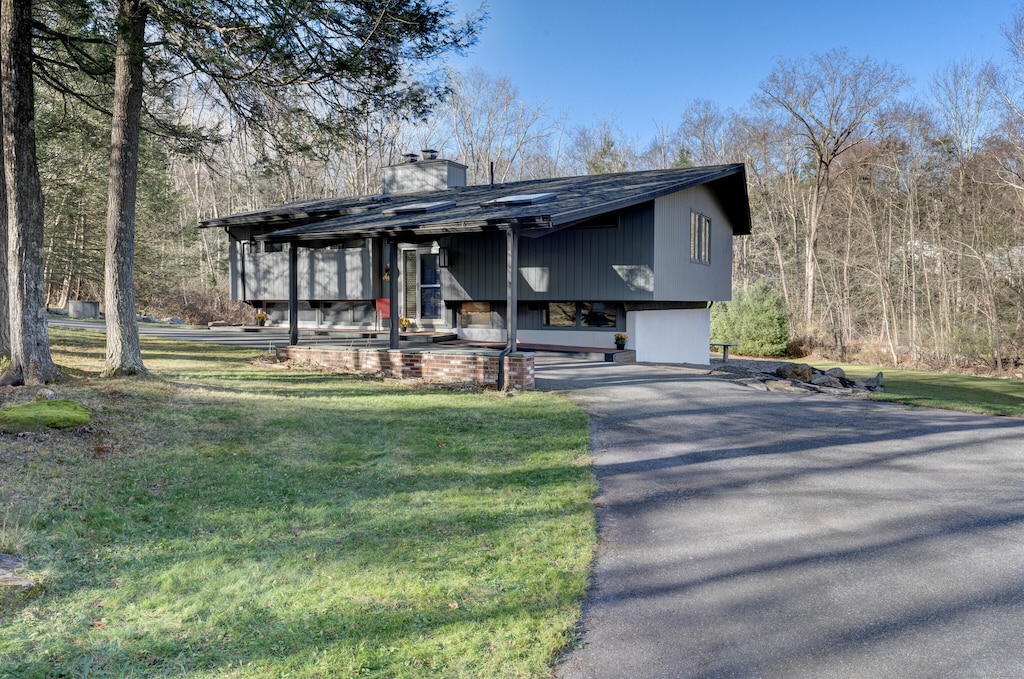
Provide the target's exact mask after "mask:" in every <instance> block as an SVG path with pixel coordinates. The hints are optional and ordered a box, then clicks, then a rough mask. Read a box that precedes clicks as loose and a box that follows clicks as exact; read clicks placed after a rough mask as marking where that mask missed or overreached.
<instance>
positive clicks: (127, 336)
mask: <svg viewBox="0 0 1024 679" xmlns="http://www.w3.org/2000/svg"><path fill="white" fill-rule="evenodd" d="M148 11H149V8H148V5H147V3H146V2H145V0H119V2H118V8H117V12H118V34H117V54H116V56H115V63H114V104H113V121H112V123H111V133H110V184H109V190H108V198H107V251H106V267H105V279H104V285H105V292H104V300H105V307H106V309H105V311H106V321H107V360H106V365H105V366H104V369H103V374H104V375H106V376H114V375H137V374H144V373H145V372H146V367H145V366H144V365H143V363H142V350H141V347H140V345H139V328H138V325H137V324H136V320H135V195H136V186H137V184H138V172H139V127H140V118H141V114H142V76H143V63H142V60H143V52H144V50H145V46H144V42H143V41H144V39H145V28H146V18H147V15H148Z"/></svg>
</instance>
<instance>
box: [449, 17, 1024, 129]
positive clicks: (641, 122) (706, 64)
mask: <svg viewBox="0 0 1024 679" xmlns="http://www.w3.org/2000/svg"><path fill="white" fill-rule="evenodd" d="M479 4H480V3H479V2H478V1H475V0H455V1H454V2H453V6H455V7H456V8H457V9H458V10H459V11H460V12H465V11H466V10H469V9H474V8H476V7H478V6H479ZM1021 4H1022V0H960V1H958V2H951V1H949V0H932V1H931V2H925V1H922V0H889V1H887V2H886V1H881V0H853V1H850V0H845V1H844V2H835V1H830V0H817V1H809V0H762V1H760V2H758V1H756V0H717V1H714V2H712V1H710V0H675V1H671V0H669V1H654V0H633V1H632V2H629V1H628V0H627V1H626V2H623V1H621V0H620V1H618V2H612V1H607V0H589V1H588V0H491V2H490V3H489V8H488V12H489V14H490V19H489V20H488V22H487V24H486V27H485V28H484V31H483V34H482V35H481V37H480V41H479V43H478V44H477V45H476V46H474V47H473V48H471V50H470V51H469V53H468V54H467V55H466V56H464V57H456V58H454V59H453V65H454V66H455V67H456V68H459V69H467V68H479V69H481V70H483V71H485V72H486V73H488V74H490V75H492V76H497V75H505V76H508V77H509V78H510V79H511V80H512V82H513V83H515V85H516V87H517V88H518V90H519V95H520V96H521V97H522V98H523V99H525V100H526V101H528V102H531V103H545V104H546V105H547V107H548V110H549V113H550V114H552V115H553V116H557V115H559V114H562V113H565V114H568V116H569V118H570V121H571V124H573V125H593V124H595V123H597V122H599V121H602V120H612V121H614V122H616V123H617V124H618V125H619V126H620V127H621V129H622V130H623V131H624V132H625V133H626V134H627V135H628V136H630V137H633V138H635V139H637V140H638V141H640V142H646V141H648V140H650V139H651V138H653V137H654V136H655V133H656V130H657V125H659V124H660V125H662V126H667V127H668V128H669V129H672V128H674V127H675V126H676V125H677V124H678V122H679V118H680V115H681V114H682V111H683V110H684V109H685V108H686V106H687V104H689V103H690V102H692V101H693V100H695V99H710V100H712V101H715V102H717V103H718V104H719V105H720V106H721V107H722V108H723V109H728V108H732V109H737V110H738V109H742V108H743V107H744V106H745V104H746V103H747V101H748V100H749V99H750V97H751V96H752V95H754V94H755V93H756V92H757V88H758V85H759V84H760V83H761V81H763V80H764V79H765V77H767V75H768V74H769V73H770V72H771V70H772V67H773V65H774V63H775V59H776V58H777V57H783V58H787V59H799V58H804V57H808V56H810V55H812V54H816V53H824V52H827V51H829V50H831V49H834V48H846V49H847V50H849V53H850V55H851V56H852V57H856V58H860V57H865V56H867V57H871V58H872V59H875V60H877V61H887V62H889V63H891V64H895V65H897V66H899V67H900V68H902V69H903V71H904V73H905V74H906V75H907V76H909V77H910V78H911V79H912V80H913V81H914V82H913V85H912V94H914V95H916V96H918V97H920V98H925V97H927V89H928V87H929V84H930V82H931V79H932V77H933V75H934V73H935V72H936V71H937V70H938V69H940V68H942V67H943V66H944V65H946V64H948V63H950V62H952V61H960V60H963V59H966V58H971V59H975V60H977V61H984V60H987V59H992V60H994V61H996V62H997V63H999V62H1003V61H1004V60H1005V58H1006V52H1007V51H1006V40H1005V38H1004V37H1003V34H1002V31H1003V28H1004V27H1005V26H1006V25H1008V24H1009V23H1010V22H1011V21H1012V19H1013V16H1014V13H1015V11H1016V9H1017V8H1018V7H1019V6H1021Z"/></svg>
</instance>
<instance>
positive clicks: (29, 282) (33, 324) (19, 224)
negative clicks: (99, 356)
mask: <svg viewBox="0 0 1024 679" xmlns="http://www.w3.org/2000/svg"><path fill="white" fill-rule="evenodd" d="M31 26H32V3H31V2H30V0H2V2H0V74H2V85H0V100H2V103H3V151H4V158H3V162H4V179H5V189H6V193H7V265H8V276H9V278H8V288H7V289H8V309H9V313H10V333H11V365H10V366H9V367H8V369H7V371H6V372H5V373H4V375H3V377H2V378H0V381H2V382H3V383H5V384H22V383H29V384H31V383H44V384H45V383H48V382H52V381H53V380H54V379H56V378H57V376H58V375H59V374H60V373H59V371H58V370H57V366H56V365H54V363H53V359H52V358H51V356H50V340H49V337H48V335H47V332H46V296H45V286H44V282H43V281H44V278H43V193H42V186H41V185H40V183H39V170H38V167H37V166H36V139H35V128H34V126H33V124H32V122H33V115H34V110H33V109H34V93H33V79H32V28H31Z"/></svg>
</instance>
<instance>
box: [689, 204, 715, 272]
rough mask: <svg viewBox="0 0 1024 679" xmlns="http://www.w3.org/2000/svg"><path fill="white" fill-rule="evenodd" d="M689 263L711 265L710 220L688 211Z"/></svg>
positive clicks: (694, 211)
mask: <svg viewBox="0 0 1024 679" xmlns="http://www.w3.org/2000/svg"><path fill="white" fill-rule="evenodd" d="M690 261H691V262H696V263H698V264H710V263H711V218H710V217H707V216H705V215H702V214H701V213H699V212H697V211H696V210H691V211H690Z"/></svg>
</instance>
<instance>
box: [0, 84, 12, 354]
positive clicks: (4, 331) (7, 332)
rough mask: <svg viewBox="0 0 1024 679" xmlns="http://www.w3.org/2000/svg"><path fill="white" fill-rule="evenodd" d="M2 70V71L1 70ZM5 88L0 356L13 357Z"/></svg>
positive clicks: (0, 161)
mask: <svg viewBox="0 0 1024 679" xmlns="http://www.w3.org/2000/svg"><path fill="white" fill-rule="evenodd" d="M0 70H2V69H0ZM3 108H4V107H3V88H0V356H7V357H8V358H9V357H10V355H11V318H10V304H9V302H8V299H9V297H10V294H9V292H8V291H9V289H10V287H9V286H8V283H7V173H6V172H4V165H5V164H6V163H5V161H4V136H3Z"/></svg>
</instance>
